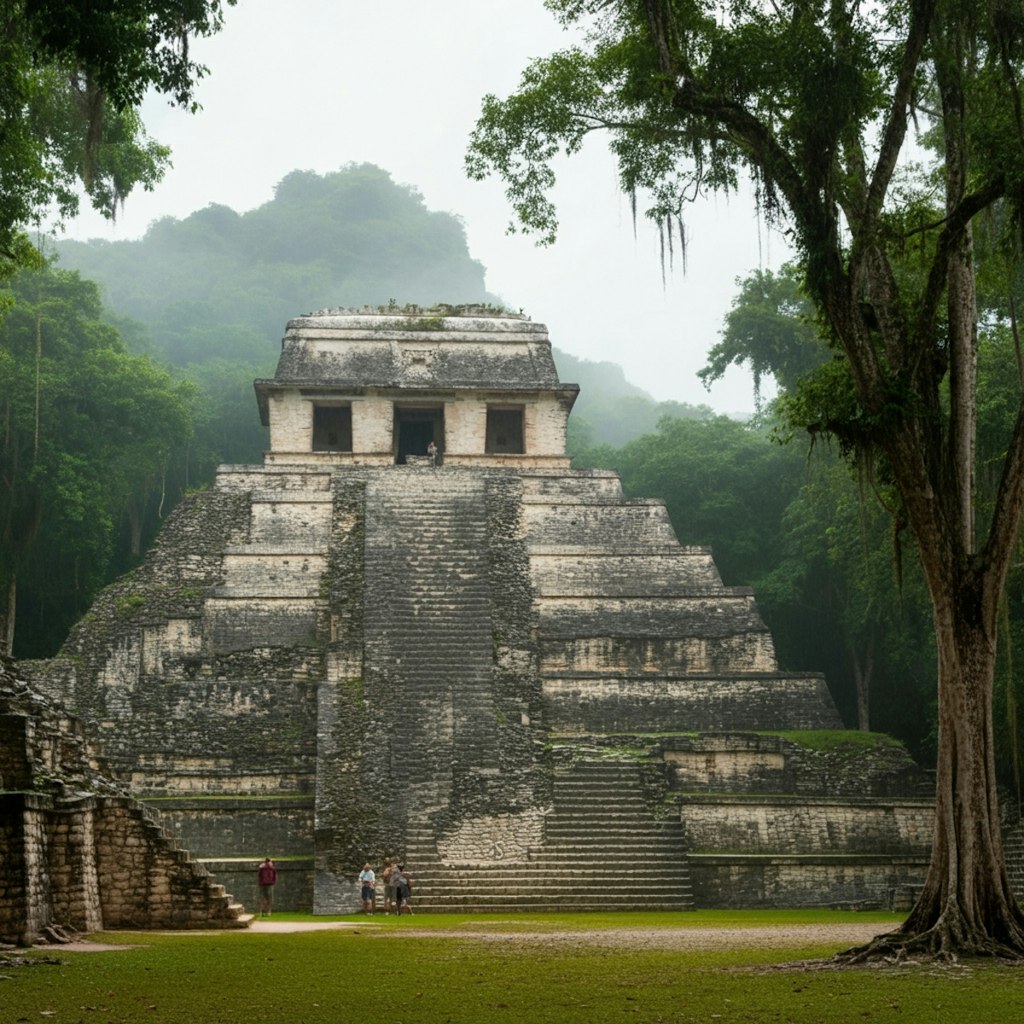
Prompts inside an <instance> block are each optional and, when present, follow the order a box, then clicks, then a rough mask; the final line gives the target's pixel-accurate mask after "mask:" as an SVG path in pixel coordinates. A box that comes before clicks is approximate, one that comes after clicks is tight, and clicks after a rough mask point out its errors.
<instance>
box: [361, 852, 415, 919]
mask: <svg viewBox="0 0 1024 1024" xmlns="http://www.w3.org/2000/svg"><path fill="white" fill-rule="evenodd" d="M381 881H383V883H384V913H385V914H390V913H391V912H392V910H393V911H394V912H395V913H396V914H401V913H402V912H403V908H404V912H405V913H406V914H411V913H412V905H411V904H410V902H409V897H410V894H411V892H412V877H411V876H410V875H409V872H408V871H406V870H405V865H404V864H399V863H398V861H397V860H388V861H386V862H385V864H384V870H383V871H382V872H381ZM359 888H360V898H361V899H362V901H363V913H364V914H372V913H373V912H374V911H375V909H376V900H377V875H376V873H375V872H374V870H373V866H372V865H371V864H370V862H369V861H367V862H366V863H365V864H364V865H363V870H362V871H360V872H359Z"/></svg>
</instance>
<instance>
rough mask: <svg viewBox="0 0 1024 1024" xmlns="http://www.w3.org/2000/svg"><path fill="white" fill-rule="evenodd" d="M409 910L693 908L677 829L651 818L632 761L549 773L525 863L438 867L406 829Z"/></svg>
mask: <svg viewBox="0 0 1024 1024" xmlns="http://www.w3.org/2000/svg"><path fill="white" fill-rule="evenodd" d="M406 865H407V867H408V868H409V870H410V872H411V873H412V877H413V880H414V890H413V905H414V906H415V907H416V909H418V910H431V911H444V910H451V911H455V910H462V911H476V912H484V911H489V910H494V911H506V910H507V911H515V910H559V909H574V910H607V909H622V910H635V909H652V910H655V909H657V910H669V909H673V910H685V909H690V908H692V906H693V896H692V888H691V884H690V878H689V871H688V868H687V860H686V851H685V845H684V838H683V833H682V828H681V826H680V825H679V823H678V821H674V820H666V821H659V820H656V819H654V818H653V817H652V816H651V813H650V810H649V809H648V807H647V804H646V802H645V800H644V796H643V792H642V789H641V785H640V772H639V768H638V766H637V765H636V763H635V762H630V761H619V762H611V763H604V762H601V761H586V760H584V761H581V762H578V763H577V764H575V765H573V766H570V767H567V768H561V769H558V770H556V772H555V783H554V789H553V807H552V810H551V812H550V813H549V814H548V815H547V818H546V820H545V824H544V843H543V845H541V846H538V847H536V848H534V849H531V850H530V851H529V854H528V856H527V858H526V859H525V860H518V861H515V862H504V861H499V862H495V863H491V864H443V863H442V862H441V861H440V859H439V857H438V855H437V848H436V846H435V845H434V840H433V836H432V834H431V832H430V830H429V829H424V828H417V829H413V830H410V833H409V835H408V836H407V842H406Z"/></svg>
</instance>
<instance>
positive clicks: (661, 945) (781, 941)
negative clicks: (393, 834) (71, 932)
mask: <svg viewBox="0 0 1024 1024" xmlns="http://www.w3.org/2000/svg"><path fill="white" fill-rule="evenodd" d="M517 923H518V922H516V921H515V920H514V919H510V920H509V921H508V924H509V925H511V926H512V927H510V928H508V929H507V930H506V929H504V928H501V927H500V925H501V924H502V922H498V921H486V922H480V924H479V925H478V926H476V925H474V924H473V923H472V922H469V923H466V924H464V925H461V926H460V927H458V928H453V929H451V930H445V929H435V928H431V929H429V930H422V929H418V928H417V927H416V922H415V920H413V919H409V918H406V919H404V920H403V922H402V925H403V927H402V931H401V932H395V931H394V930H389V931H388V932H386V933H382V937H384V936H386V937H387V938H392V937H395V938H400V937H403V936H404V937H406V938H428V937H429V938H457V939H475V940H477V941H480V942H505V943H511V942H519V943H523V944H524V945H572V946H598V947H605V948H618V947H625V948H629V949H673V950H696V949H703V950H714V949H764V948H773V949H777V948H784V947H796V946H812V945H813V946H816V945H822V946H832V947H834V948H835V950H836V951H837V952H839V951H841V950H845V949H849V948H850V947H852V946H859V945H862V944H864V943H866V942H868V941H869V940H870V939H872V938H874V937H875V936H876V935H878V934H879V933H880V932H881V931H884V930H885V929H884V926H883V925H880V924H879V923H878V922H875V923H869V922H857V921H848V922H847V921H844V922H841V923H835V924H792V925H773V926H772V927H769V928H726V927H722V928H687V927H680V928H673V927H665V926H663V925H662V926H658V927H655V928H614V929H595V930H594V931H586V930H582V931H559V930H554V929H553V930H551V931H543V930H539V931H521V930H519V929H517V928H515V927H514V926H515V925H516V924H517ZM406 924H407V925H408V927H405V926H406ZM378 927H379V926H378V925H377V924H375V923H374V922H372V921H322V922H321V921H302V922H296V921H275V920H273V919H257V920H255V921H253V922H252V924H251V925H250V927H249V929H248V931H249V932H250V933H252V934H260V933H263V934H267V933H278V934H284V933H288V932H300V931H327V930H359V931H362V932H365V933H372V932H373V931H374V930H376V929H377V928H378ZM140 940H141V941H144V939H143V937H142V936H141V935H140ZM140 944H141V942H140ZM50 948H52V949H53V950H54V951H55V952H57V951H59V952H61V953H64V952H68V953H75V952H80V953H96V952H105V951H113V950H118V949H128V948H131V947H129V946H124V945H113V944H106V943H103V942H102V941H88V942H85V941H81V942H69V943H64V944H61V945H59V946H52V947H50Z"/></svg>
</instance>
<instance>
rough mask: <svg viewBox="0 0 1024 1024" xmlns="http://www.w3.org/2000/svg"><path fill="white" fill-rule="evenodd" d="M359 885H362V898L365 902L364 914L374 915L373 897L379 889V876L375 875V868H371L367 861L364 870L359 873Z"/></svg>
mask: <svg viewBox="0 0 1024 1024" xmlns="http://www.w3.org/2000/svg"><path fill="white" fill-rule="evenodd" d="M359 885H360V890H361V891H360V896H361V898H362V901H363V913H364V914H372V913H373V895H374V890H375V889H376V888H377V876H376V875H375V874H374V873H373V868H372V867H370V862H369V861H367V862H366V863H365V864H364V865H363V870H362V871H360V872H359Z"/></svg>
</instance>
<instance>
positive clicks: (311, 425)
mask: <svg viewBox="0 0 1024 1024" xmlns="http://www.w3.org/2000/svg"><path fill="white" fill-rule="evenodd" d="M449 312H454V309H449V310H444V311H442V312H440V313H439V312H438V311H436V310H432V311H429V312H418V311H415V312H408V311H402V312H379V311H376V312H371V311H362V312H361V311H355V310H345V309H333V310H320V311H319V312H317V313H311V314H308V315H307V316H302V317H297V318H296V319H294V320H290V321H289V322H288V326H287V328H286V330H285V335H284V339H283V340H282V342H281V357H280V360H279V361H278V364H277V372H276V373H275V375H274V378H273V379H272V380H259V381H256V394H257V396H258V400H259V407H260V417H261V419H262V421H263V423H264V425H265V426H268V427H269V428H270V450H269V452H268V453H267V462H268V463H282V462H286V463H296V462H299V463H305V462H320V463H331V464H338V465H344V464H354V465H367V466H372V465H387V464H390V463H399V464H405V463H406V462H407V461H409V460H410V459H412V460H415V459H417V458H426V457H427V455H428V449H430V446H431V444H433V445H434V446H435V448H436V452H437V459H438V460H439V461H440V460H443V461H444V462H445V463H446V464H447V465H461V466H478V467H484V466H499V465H507V464H514V465H518V466H520V467H523V468H526V467H531V466H532V467H552V468H554V467H562V468H565V467H567V466H568V459H567V458H566V454H565V433H566V422H567V420H568V417H569V411H570V410H571V409H572V405H573V402H574V401H575V399H576V395H577V394H578V392H579V387H578V386H577V385H575V384H562V383H561V382H560V381H559V379H558V373H557V371H556V370H555V364H554V360H553V359H552V357H551V342H550V341H549V340H548V332H547V328H546V327H545V326H544V325H543V324H538V323H534V322H533V321H532V320H530V319H528V318H527V317H524V316H521V315H515V314H511V313H506V312H501V313H494V312H492V311H489V310H486V309H480V308H473V307H468V308H467V307H464V308H462V309H461V315H457V316H456V315H445V314H446V313H449Z"/></svg>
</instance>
